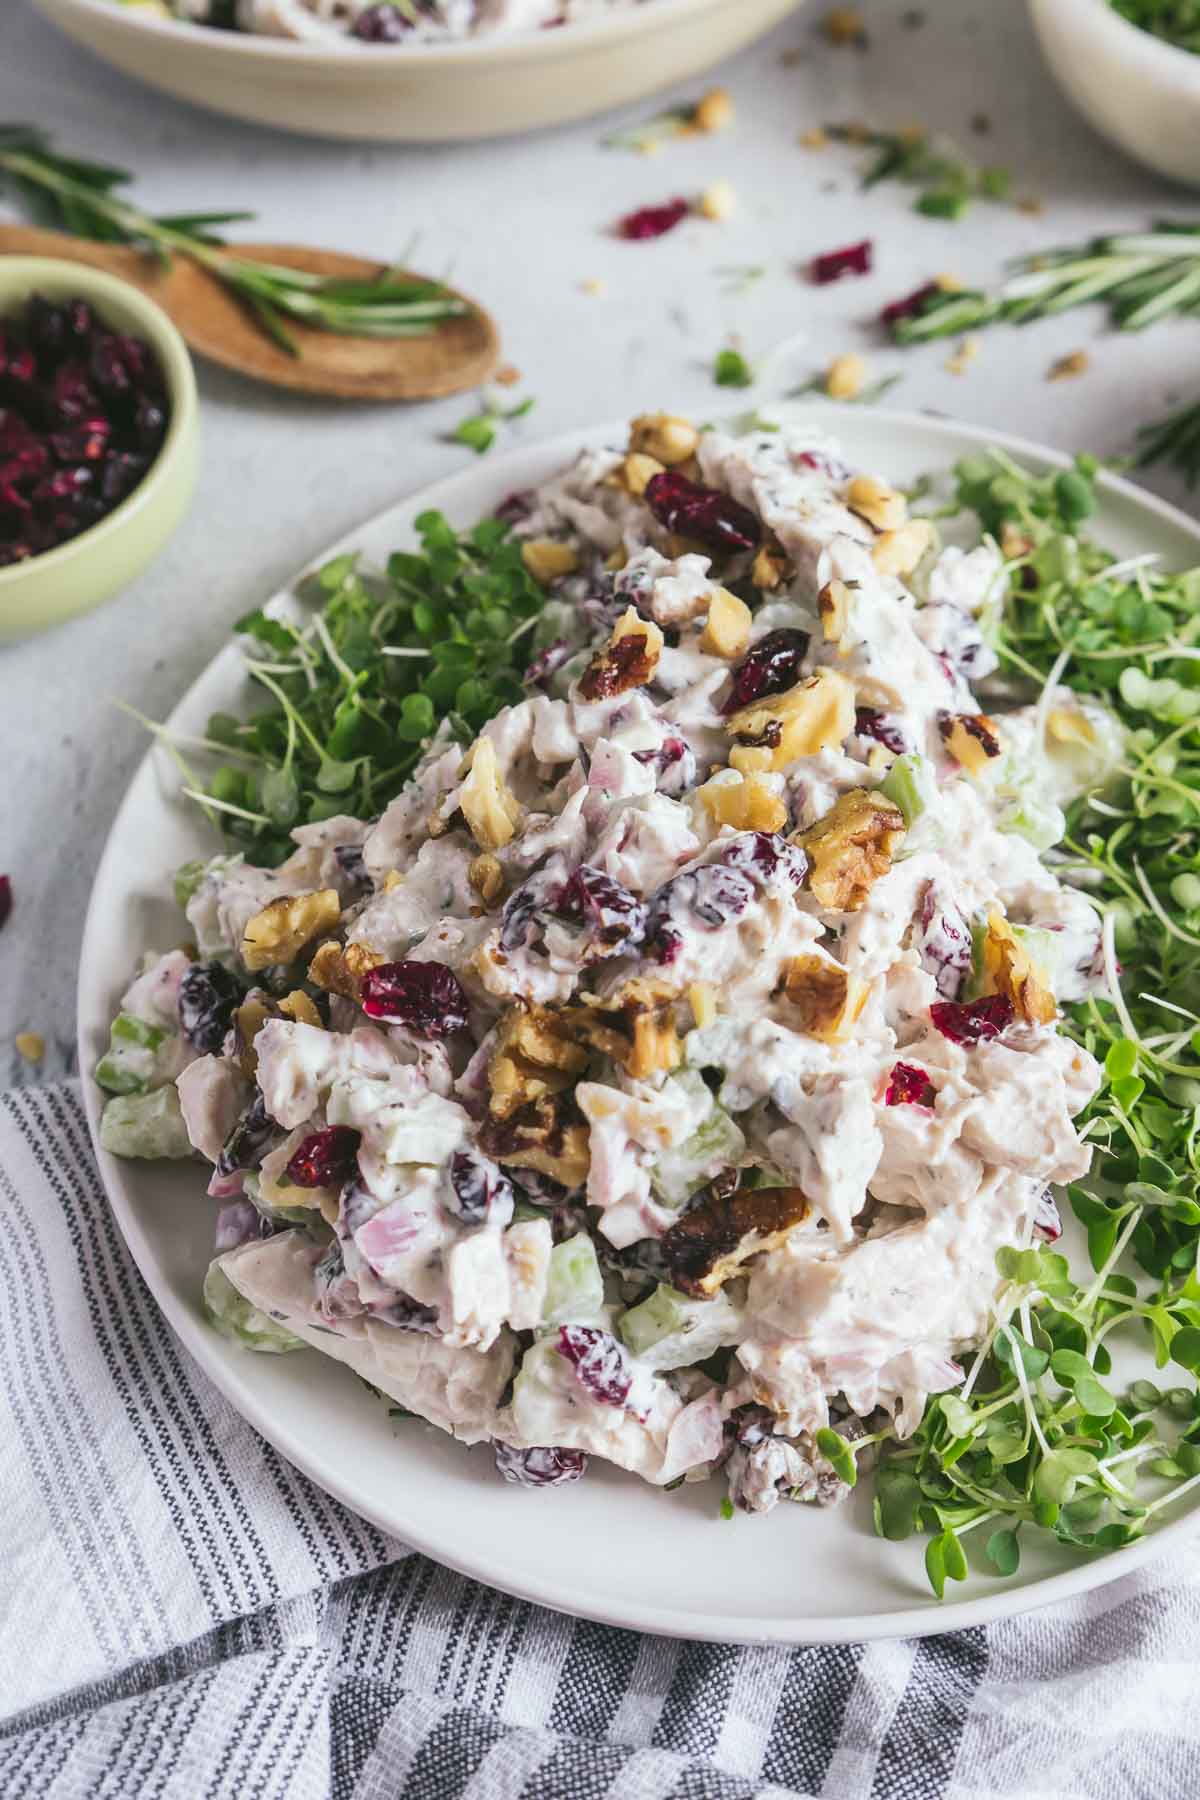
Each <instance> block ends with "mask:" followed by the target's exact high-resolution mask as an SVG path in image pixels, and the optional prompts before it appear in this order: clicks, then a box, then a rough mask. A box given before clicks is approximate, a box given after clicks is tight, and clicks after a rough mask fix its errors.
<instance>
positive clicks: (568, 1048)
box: [488, 1006, 588, 1119]
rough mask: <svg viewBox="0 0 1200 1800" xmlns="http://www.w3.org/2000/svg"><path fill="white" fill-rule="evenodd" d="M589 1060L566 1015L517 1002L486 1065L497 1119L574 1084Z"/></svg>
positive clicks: (490, 1103)
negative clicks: (517, 1004) (520, 1004)
mask: <svg viewBox="0 0 1200 1800" xmlns="http://www.w3.org/2000/svg"><path fill="white" fill-rule="evenodd" d="M587 1064H588V1053H587V1050H586V1049H585V1048H584V1046H583V1045H582V1044H581V1043H580V1042H579V1039H578V1034H577V1033H576V1031H575V1029H574V1028H573V1025H572V1023H571V1021H570V1020H569V1019H568V1018H567V1016H566V1015H565V1014H564V1013H562V1012H556V1011H554V1010H553V1009H552V1008H551V1007H548V1006H529V1007H526V1006H514V1007H512V1008H511V1009H510V1010H509V1011H508V1012H507V1013H505V1015H504V1017H503V1018H502V1019H501V1021H500V1025H499V1029H498V1032H497V1036H496V1047H495V1049H494V1050H493V1052H492V1060H491V1062H490V1064H489V1065H488V1085H489V1088H490V1090H491V1092H490V1095H489V1099H488V1109H489V1111H490V1112H491V1114H492V1116H493V1118H497V1119H509V1118H512V1117H513V1115H514V1114H515V1113H517V1112H519V1111H520V1110H521V1108H522V1107H525V1106H528V1105H529V1104H530V1103H531V1102H533V1101H537V1100H541V1099H543V1098H545V1097H546V1096H548V1095H554V1094H561V1093H562V1092H563V1091H564V1089H566V1088H569V1087H571V1086H572V1085H573V1084H574V1082H575V1079H576V1077H577V1076H579V1075H582V1073H583V1071H584V1070H585V1069H586V1068H587Z"/></svg>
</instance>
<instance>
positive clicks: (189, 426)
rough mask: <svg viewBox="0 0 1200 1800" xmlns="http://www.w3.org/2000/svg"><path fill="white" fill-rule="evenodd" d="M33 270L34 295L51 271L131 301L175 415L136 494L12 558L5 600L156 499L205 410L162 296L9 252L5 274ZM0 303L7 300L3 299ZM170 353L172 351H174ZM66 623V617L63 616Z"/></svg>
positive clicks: (92, 291)
mask: <svg viewBox="0 0 1200 1800" xmlns="http://www.w3.org/2000/svg"><path fill="white" fill-rule="evenodd" d="M23 268H24V269H27V270H28V272H29V275H30V285H29V294H30V296H32V295H33V294H34V293H36V292H37V284H38V281H39V280H40V279H43V278H44V277H45V276H46V275H47V274H53V275H54V276H55V277H56V278H57V277H58V276H59V275H62V276H69V277H70V280H71V285H72V286H73V287H75V288H77V289H78V291H79V293H80V296H81V297H82V298H83V299H91V298H93V297H94V298H95V299H96V300H97V302H98V304H99V305H100V307H101V309H102V308H103V303H104V300H105V298H106V297H107V298H109V299H112V298H113V297H116V298H118V299H119V300H120V301H121V303H122V304H123V305H127V306H128V307H129V308H130V310H131V312H134V313H135V314H137V315H139V317H140V318H141V319H143V320H144V321H145V324H144V325H143V326H141V327H140V329H141V330H142V331H144V333H145V335H146V336H147V337H148V338H149V339H150V340H151V344H150V347H151V349H152V350H153V351H154V353H155V355H156V356H157V357H158V359H159V362H160V363H161V365H162V371H163V377H164V379H165V381H166V384H167V392H168V394H169V396H170V401H171V415H170V418H169V419H168V420H167V432H166V436H165V437H164V438H163V441H162V443H161V444H160V445H159V447H158V450H157V452H156V453H155V455H154V456H153V457H152V459H151V462H150V466H149V468H148V469H147V470H146V473H145V474H144V475H143V477H142V479H141V480H140V481H139V482H138V484H137V486H136V487H135V488H134V489H133V491H132V493H129V494H127V495H126V496H125V498H124V500H121V501H119V502H118V504H117V505H116V506H114V507H113V509H112V511H111V512H108V513H105V515H104V517H103V518H102V519H97V520H96V522H95V524H94V525H89V526H88V528H87V530H86V531H81V532H80V533H79V534H78V536H77V537H73V538H67V540H66V542H65V543H62V544H55V546H54V548H53V549H52V550H41V551H39V552H38V554H37V555H36V556H31V557H30V558H29V559H28V560H27V561H26V562H17V563H10V564H9V566H8V567H7V568H5V569H0V601H6V600H8V599H9V598H10V597H11V595H12V594H13V593H14V592H15V590H16V589H17V588H18V587H19V586H20V583H21V579H22V577H23V576H25V575H28V574H29V573H31V572H32V571H33V570H34V569H36V570H37V571H38V573H39V574H40V573H41V572H42V571H43V570H44V569H61V568H63V567H64V566H65V565H66V564H67V563H68V562H71V561H73V560H74V559H75V558H76V557H78V556H79V555H81V554H82V555H84V556H87V555H89V554H90V553H91V551H93V550H94V549H95V547H96V544H97V542H98V541H100V540H101V539H102V538H104V537H111V536H113V535H114V534H115V533H116V532H118V531H122V530H123V529H124V528H125V526H126V525H128V524H129V523H130V522H131V521H132V520H133V519H134V518H135V517H136V515H137V514H138V513H140V512H142V511H143V510H144V509H145V507H146V506H148V505H150V504H151V503H152V502H153V499H154V496H155V494H156V493H157V492H158V490H159V488H160V487H161V486H162V483H163V480H164V479H165V477H166V474H167V471H168V469H169V467H170V465H171V463H172V462H173V461H174V460H175V458H176V456H177V455H178V453H179V450H180V448H181V446H183V445H184V444H185V443H186V442H187V438H188V436H189V435H190V434H191V432H192V430H193V429H194V427H195V423H196V419H197V417H198V414H199V400H198V397H197V393H196V371H195V369H194V368H193V367H192V359H191V355H190V354H189V352H188V347H187V345H186V344H185V343H184V341H183V338H182V337H181V335H180V332H179V328H178V326H177V325H176V324H175V322H174V320H173V319H171V318H169V317H168V315H167V314H166V313H165V312H164V311H163V309H162V307H161V306H159V304H158V302H157V301H156V300H152V299H151V298H150V296H149V294H144V293H143V292H142V290H141V288H139V287H135V286H134V285H133V283H132V282H131V281H122V279H121V277H120V276H119V275H110V274H109V273H108V271H107V270H106V269H91V268H89V267H88V266H87V264H86V263H75V262H68V261H66V260H65V258H63V257H60V256H6V257H5V258H4V270H5V273H6V274H7V273H9V272H16V273H18V274H19V273H21V272H22V269H23ZM0 304H3V303H2V302H0ZM168 352H169V354H168ZM63 622H64V623H65V619H64V621H63Z"/></svg>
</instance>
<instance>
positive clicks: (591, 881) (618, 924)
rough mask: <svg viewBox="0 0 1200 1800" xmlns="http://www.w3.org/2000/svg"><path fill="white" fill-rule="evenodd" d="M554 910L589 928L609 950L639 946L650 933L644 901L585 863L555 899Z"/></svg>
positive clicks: (560, 889)
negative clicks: (647, 926) (647, 929)
mask: <svg viewBox="0 0 1200 1800" xmlns="http://www.w3.org/2000/svg"><path fill="white" fill-rule="evenodd" d="M551 907H552V909H553V911H554V912H555V913H556V914H557V915H558V917H559V918H560V919H567V920H570V921H571V922H572V923H573V924H579V925H584V926H587V927H588V928H589V931H590V934H591V936H592V938H593V940H594V941H595V942H596V943H597V944H599V945H602V946H603V947H604V948H605V949H609V950H613V949H616V948H617V947H618V946H619V947H620V948H622V949H625V948H628V947H630V946H632V945H634V944H639V943H640V942H641V941H642V938H643V937H644V936H645V933H646V908H645V907H644V906H643V904H642V902H641V901H640V900H635V899H634V897H633V895H632V894H631V893H630V891H629V889H628V888H627V887H623V886H622V885H621V883H620V882H619V881H614V880H613V878H612V876H611V875H606V874H605V873H604V870H603V869H596V868H593V867H592V865H591V864H590V863H581V864H580V866H579V867H578V868H577V869H576V870H575V871H574V873H573V874H572V875H571V876H570V877H569V878H568V879H567V880H566V881H565V882H564V883H563V885H562V886H561V887H560V888H559V890H558V892H557V894H554V895H552V896H551Z"/></svg>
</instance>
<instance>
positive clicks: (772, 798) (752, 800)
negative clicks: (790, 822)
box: [696, 774, 788, 831]
mask: <svg viewBox="0 0 1200 1800" xmlns="http://www.w3.org/2000/svg"><path fill="white" fill-rule="evenodd" d="M696 798H697V799H698V800H699V801H700V804H701V805H702V806H703V807H704V810H705V812H707V814H708V816H709V818H710V819H712V821H713V823H714V824H715V825H732V827H733V829H734V830H735V831H782V830H783V827H784V826H785V825H786V824H787V816H788V813H787V807H786V806H785V805H784V803H783V801H782V800H781V799H780V797H779V795H778V794H777V793H776V792H775V789H774V788H773V787H771V786H770V785H769V783H768V782H766V781H764V779H763V777H762V776H761V775H743V776H742V777H741V778H740V780H738V781H730V779H729V776H728V775H727V774H723V776H717V777H716V778H715V779H714V780H712V781H706V782H705V784H704V786H703V787H702V788H699V789H698V790H697V794H696Z"/></svg>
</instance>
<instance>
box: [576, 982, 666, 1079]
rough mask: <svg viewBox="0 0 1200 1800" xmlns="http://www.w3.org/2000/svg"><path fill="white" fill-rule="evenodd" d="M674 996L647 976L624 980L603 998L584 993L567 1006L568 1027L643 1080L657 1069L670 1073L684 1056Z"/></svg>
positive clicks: (662, 985) (664, 984)
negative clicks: (581, 998)
mask: <svg viewBox="0 0 1200 1800" xmlns="http://www.w3.org/2000/svg"><path fill="white" fill-rule="evenodd" d="M676 999H677V995H676V993H675V991H674V989H673V988H671V987H668V986H667V985H666V983H665V982H661V981H655V980H654V979H653V978H652V977H650V976H637V977H635V979H634V980H632V981H627V982H626V983H625V985H624V987H622V988H621V989H620V991H619V992H618V993H616V994H613V995H612V996H610V998H608V999H607V1000H599V999H596V998H595V997H593V996H591V995H587V996H585V1004H584V1005H582V1006H571V1007H568V1008H566V1009H565V1010H566V1014H567V1017H568V1018H569V1019H570V1021H571V1024H572V1028H573V1029H574V1030H576V1031H577V1032H578V1033H579V1035H580V1036H581V1037H582V1038H584V1039H585V1040H586V1041H587V1043H589V1044H590V1045H591V1046H592V1048H593V1049H595V1050H599V1051H600V1052H601V1053H602V1054H603V1055H604V1056H610V1057H611V1058H612V1060H613V1061H614V1062H615V1063H619V1064H620V1065H621V1067H622V1068H623V1069H624V1070H625V1072H626V1074H627V1075H632V1076H633V1077H634V1078H635V1080H639V1081H644V1080H645V1079H646V1078H647V1077H648V1076H650V1075H655V1074H657V1073H658V1072H659V1071H660V1070H661V1071H664V1072H666V1073H669V1072H670V1071H671V1070H672V1069H676V1068H678V1067H679V1064H680V1062H681V1061H682V1060H683V1048H682V1045H681V1044H680V1042H679V1035H678V1033H677V1032H676V1029H675V1017H674V1009H675V1001H676Z"/></svg>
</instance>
